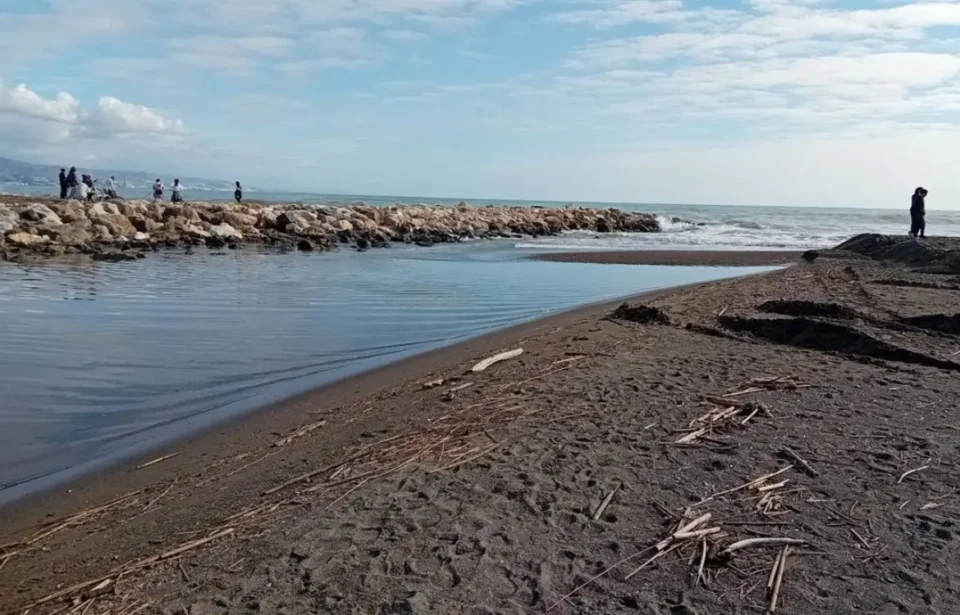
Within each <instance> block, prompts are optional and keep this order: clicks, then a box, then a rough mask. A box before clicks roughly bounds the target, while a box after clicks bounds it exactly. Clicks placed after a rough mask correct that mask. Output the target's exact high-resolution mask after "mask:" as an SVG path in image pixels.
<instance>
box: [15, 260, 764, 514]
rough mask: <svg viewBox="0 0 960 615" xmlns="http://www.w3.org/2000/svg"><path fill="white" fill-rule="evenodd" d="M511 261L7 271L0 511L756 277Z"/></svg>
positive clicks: (203, 263)
mask: <svg viewBox="0 0 960 615" xmlns="http://www.w3.org/2000/svg"><path fill="white" fill-rule="evenodd" d="M509 248H510V246H507V245H506V244H502V243H478V244H470V245H461V246H446V247H440V248H434V249H430V250H425V249H416V248H412V249H406V248H399V249H398V248H393V249H390V250H380V251H373V252H369V253H365V254H357V253H355V252H352V251H349V250H341V251H338V252H335V253H329V254H292V253H291V254H276V253H262V252H257V251H255V250H243V251H237V252H227V253H224V254H222V255H217V254H212V253H208V252H205V251H200V252H197V253H196V254H194V255H191V256H184V255H182V254H174V253H165V254H158V255H153V256H151V257H150V258H147V259H144V260H138V261H131V262H124V263H94V262H89V261H76V262H63V263H56V264H43V265H38V266H16V265H10V264H0V320H2V322H3V323H4V326H3V327H2V329H0V390H2V391H3V392H4V399H3V404H2V406H0V423H2V425H3V429H2V430H0V503H3V502H5V501H9V500H10V499H12V498H15V497H19V496H20V495H22V494H24V493H27V492H29V491H30V490H33V489H37V488H42V487H43V486H45V485H48V484H50V483H51V481H52V480H63V479H65V478H68V477H70V476H72V475H75V474H77V473H79V472H82V471H86V470H89V469H91V468H92V467H94V466H95V465H97V464H99V463H104V462H107V461H110V460H113V459H116V458H118V457H119V456H121V455H126V454H131V453H133V452H137V451H140V450H142V449H143V448H144V447H146V446H150V445H154V444H156V443H158V442H159V441H162V440H165V439H170V438H173V437H177V436H179V435H182V434H183V433H185V432H188V431H190V430H196V429H200V428H203V427H206V426H209V425H211V424H213V423H215V422H217V421H220V420H223V419H225V418H228V417H231V416H235V415H237V414H240V413H243V412H246V411H249V410H251V409H253V408H256V407H259V406H263V405H265V404H268V403H270V402H273V401H276V400H279V399H281V398H284V397H287V396H290V395H293V394H296V393H298V392H302V391H305V390H308V389H310V388H313V387H316V386H320V385H322V384H325V383H329V382H331V381H334V380H337V379H340V378H343V377H345V376H348V375H351V374H355V373H358V372H360V371H364V370H367V369H371V368H372V367H375V366H378V365H381V364H383V363H386V362H390V361H394V360H397V359H399V358H402V357H406V356H409V355H413V354H416V353H420V352H424V351H426V350H429V349H432V348H436V347H438V346H441V345H445V344H450V343H453V342H456V341H459V340H463V339H466V338H469V337H473V336H476V335H479V334H481V333H484V332H487V331H490V330H494V329H497V328H502V327H505V326H508V325H511V324H515V323H518V322H522V321H525V320H530V319H534V318H537V317H539V316H542V315H545V314H547V313H550V312H554V311H557V310H562V309H567V308H570V307H573V306H576V305H580V304H585V303H589V302H593V301H599V300H603V299H610V298H614V297H618V296H623V295H626V294H631V293H634V292H637V291H641V290H644V289H649V288H656V287H663V286H671V285H677V284H684V283H689V282H695V281H700V280H706V279H713V278H718V277H724V276H730V275H736V274H740V273H743V272H745V270H743V269H740V270H730V269H716V268H676V269H674V268H664V267H629V266H611V265H577V264H566V263H564V264H559V263H545V262H535V261H525V260H518V258H517V256H516V254H517V251H515V250H511V249H509Z"/></svg>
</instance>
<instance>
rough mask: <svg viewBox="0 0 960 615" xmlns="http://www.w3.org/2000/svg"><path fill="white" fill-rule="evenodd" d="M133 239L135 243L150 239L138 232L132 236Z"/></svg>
mask: <svg viewBox="0 0 960 615" xmlns="http://www.w3.org/2000/svg"><path fill="white" fill-rule="evenodd" d="M133 238H134V240H136V241H147V240H148V239H150V234H149V233H142V232H138V233H137V234H136V235H134V236H133Z"/></svg>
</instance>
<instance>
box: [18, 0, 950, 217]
mask: <svg viewBox="0 0 960 615" xmlns="http://www.w3.org/2000/svg"><path fill="white" fill-rule="evenodd" d="M0 24H3V26H2V28H3V31H4V33H5V36H4V38H3V39H2V40H0V151H2V152H3V154H5V155H9V156H13V157H20V158H23V159H27V160H32V161H37V162H50V163H56V164H74V163H76V164H78V165H86V166H93V167H98V166H99V167H124V168H134V169H138V170H139V169H142V170H150V171H157V172H158V173H160V172H163V173H177V174H190V175H200V176H209V177H217V178H223V179H228V180H230V179H235V178H236V179H240V180H242V181H244V182H246V183H250V184H259V185H267V186H272V187H281V188H289V189H293V190H309V191H318V192H339V193H367V194H370V193H379V194H400V195H436V196H451V197H461V196H462V197H468V198H469V197H474V198H477V197H491V198H528V199H554V200H610V201H643V202H698V203H732V204H784V205H855V206H880V207H888V206H902V205H903V203H904V201H905V200H906V198H905V197H904V195H905V194H906V195H908V196H909V193H910V192H911V191H912V189H913V187H914V186H916V185H919V184H923V185H925V186H927V187H928V188H929V189H930V190H931V195H930V201H931V206H932V207H933V206H936V207H940V208H952V207H954V203H956V207H960V199H958V198H957V197H960V173H958V169H960V166H958V163H960V130H958V122H957V120H958V117H960V115H958V112H960V81H958V76H960V55H958V52H960V3H957V2H912V3H896V2H864V1H862V0H861V1H855V2H840V1H836V2H831V1H829V0H752V1H745V2H740V1H728V0H717V1H715V2H708V1H687V0H550V1H547V0H163V1H161V0H0ZM934 204H936V205H934Z"/></svg>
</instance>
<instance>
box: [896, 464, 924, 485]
mask: <svg viewBox="0 0 960 615" xmlns="http://www.w3.org/2000/svg"><path fill="white" fill-rule="evenodd" d="M929 468H930V464H929V463H928V464H926V465H923V466H920V467H919V468H914V469H912V470H907V471H906V472H904V473H903V474H901V475H900V478H898V479H897V484H898V485H899V484H900V483H902V482H903V480H904V479H905V478H907V477H908V476H910V475H911V474H916V473H917V472H922V471H923V470H927V469H929Z"/></svg>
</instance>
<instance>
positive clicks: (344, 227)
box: [333, 220, 354, 231]
mask: <svg viewBox="0 0 960 615" xmlns="http://www.w3.org/2000/svg"><path fill="white" fill-rule="evenodd" d="M333 228H335V229H339V230H341V231H352V230H353V228H354V226H353V224H352V223H351V222H350V221H349V220H338V221H336V222H334V223H333Z"/></svg>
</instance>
